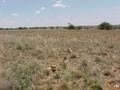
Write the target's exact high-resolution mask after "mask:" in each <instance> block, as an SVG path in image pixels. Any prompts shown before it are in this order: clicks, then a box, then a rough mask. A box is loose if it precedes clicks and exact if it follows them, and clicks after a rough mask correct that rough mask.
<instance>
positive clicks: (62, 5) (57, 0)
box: [53, 0, 67, 8]
mask: <svg viewBox="0 0 120 90" xmlns="http://www.w3.org/2000/svg"><path fill="white" fill-rule="evenodd" d="M53 7H58V8H66V7H67V6H66V5H65V4H63V1H62V0H56V2H55V3H54V4H53Z"/></svg>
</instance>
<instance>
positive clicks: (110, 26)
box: [98, 22, 112, 30]
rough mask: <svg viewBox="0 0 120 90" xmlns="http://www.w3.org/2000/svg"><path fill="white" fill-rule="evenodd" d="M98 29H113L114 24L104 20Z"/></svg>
mask: <svg viewBox="0 0 120 90" xmlns="http://www.w3.org/2000/svg"><path fill="white" fill-rule="evenodd" d="M98 29H101V30H111V29H112V25H111V24H110V23H108V22H103V23H101V24H100V25H99V26H98Z"/></svg>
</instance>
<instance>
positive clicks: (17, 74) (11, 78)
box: [0, 30, 120, 90]
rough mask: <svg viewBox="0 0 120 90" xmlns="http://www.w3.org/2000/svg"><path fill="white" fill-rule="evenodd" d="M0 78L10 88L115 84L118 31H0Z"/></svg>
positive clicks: (56, 89) (67, 89) (112, 89)
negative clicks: (9, 84)
mask: <svg viewBox="0 0 120 90" xmlns="http://www.w3.org/2000/svg"><path fill="white" fill-rule="evenodd" d="M0 81H8V82H10V83H11V85H12V88H13V89H12V90H102V89H103V90H119V89H120V31H119V30H115V31H112V30H111V31H98V30H89V31H87V30H83V31H82V30H81V31H69V30H66V31H65V30H30V31H27V30H26V31H25V30H21V31H20V30H18V31H14V30H13V31H12V30H11V31H10V30H9V31H0Z"/></svg>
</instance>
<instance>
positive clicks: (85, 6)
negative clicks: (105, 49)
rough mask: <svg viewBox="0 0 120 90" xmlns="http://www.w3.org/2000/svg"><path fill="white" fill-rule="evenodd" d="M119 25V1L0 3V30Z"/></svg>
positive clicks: (5, 0) (20, 0) (24, 0)
mask: <svg viewBox="0 0 120 90" xmlns="http://www.w3.org/2000/svg"><path fill="white" fill-rule="evenodd" d="M103 21H108V22H110V23H112V24H120V0H0V27H19V26H51V25H55V26H59V25H67V23H68V22H71V23H73V24H75V25H96V24H99V23H101V22H103Z"/></svg>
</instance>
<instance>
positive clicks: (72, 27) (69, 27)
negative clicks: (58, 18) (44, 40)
mask: <svg viewBox="0 0 120 90" xmlns="http://www.w3.org/2000/svg"><path fill="white" fill-rule="evenodd" d="M68 25H69V26H68V27H67V29H69V30H71V29H76V28H75V26H74V25H73V24H71V23H68Z"/></svg>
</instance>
